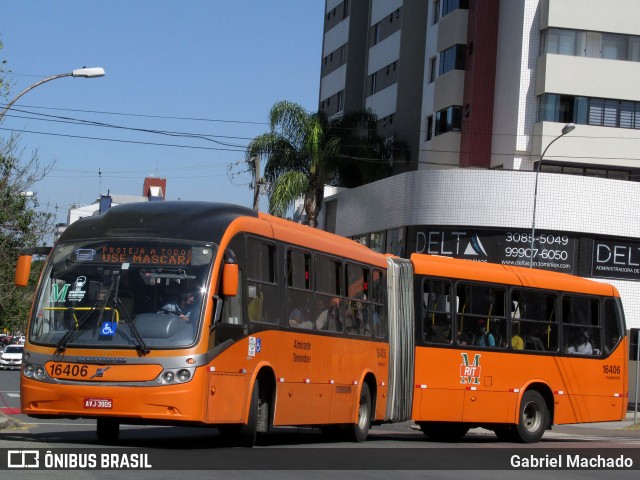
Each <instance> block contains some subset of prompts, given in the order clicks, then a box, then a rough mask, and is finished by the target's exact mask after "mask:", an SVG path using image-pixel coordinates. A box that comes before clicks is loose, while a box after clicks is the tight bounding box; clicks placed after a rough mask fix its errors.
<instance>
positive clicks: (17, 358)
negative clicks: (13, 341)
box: [0, 345, 24, 370]
mask: <svg viewBox="0 0 640 480" xmlns="http://www.w3.org/2000/svg"><path fill="white" fill-rule="evenodd" d="M23 353H24V345H7V346H6V347H5V349H4V351H3V352H2V353H0V370H3V369H5V368H20V367H21V366H22V354H23Z"/></svg>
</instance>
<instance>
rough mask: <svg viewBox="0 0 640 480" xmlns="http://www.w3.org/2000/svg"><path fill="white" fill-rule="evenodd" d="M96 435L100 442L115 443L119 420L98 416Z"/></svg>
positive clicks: (117, 435) (118, 431)
mask: <svg viewBox="0 0 640 480" xmlns="http://www.w3.org/2000/svg"><path fill="white" fill-rule="evenodd" d="M96 435H97V436H98V440H99V441H100V442H102V443H115V442H117V441H118V437H119V436H120V422H118V421H117V420H114V419H113V418H98V420H97V422H96Z"/></svg>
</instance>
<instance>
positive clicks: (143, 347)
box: [56, 272, 151, 355]
mask: <svg viewBox="0 0 640 480" xmlns="http://www.w3.org/2000/svg"><path fill="white" fill-rule="evenodd" d="M119 285H120V272H113V278H112V281H111V285H110V286H109V290H108V291H107V294H106V295H105V297H104V299H103V300H102V301H100V302H97V303H96V304H95V305H94V306H93V307H91V308H90V309H89V311H88V312H87V313H86V314H85V315H83V316H82V318H81V319H80V320H79V321H78V323H77V325H76V329H75V330H72V329H69V330H68V331H67V333H65V334H64V336H63V337H62V338H61V339H60V341H59V342H58V344H57V348H56V353H59V352H63V351H64V350H65V349H66V347H67V345H68V344H69V342H71V340H73V338H75V337H76V336H77V335H79V332H81V331H82V330H83V329H84V327H86V326H87V325H88V324H89V320H90V319H91V318H92V316H91V314H92V313H93V312H95V311H96V310H98V309H99V310H100V313H99V315H98V320H97V322H96V323H97V325H100V322H101V321H102V318H103V317H104V312H105V310H106V308H107V305H108V304H109V300H111V294H112V293H113V294H114V295H113V306H114V308H117V307H118V306H122V304H121V302H120V299H119V298H118V288H119ZM114 288H115V290H114ZM121 311H122V313H123V314H124V317H125V320H126V321H127V324H128V325H129V330H130V332H131V334H132V335H133V338H134V340H135V343H136V350H138V352H140V354H141V355H146V354H147V353H149V352H150V351H151V350H150V349H149V347H148V346H147V344H146V343H145V342H144V340H143V339H142V336H141V335H140V333H139V332H138V329H137V328H136V326H135V324H134V323H133V320H132V319H131V317H130V316H129V314H128V313H127V312H126V309H124V308H122V309H121Z"/></svg>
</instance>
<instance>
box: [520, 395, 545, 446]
mask: <svg viewBox="0 0 640 480" xmlns="http://www.w3.org/2000/svg"><path fill="white" fill-rule="evenodd" d="M548 426H549V410H548V409H547V404H546V403H545V401H544V398H542V395H540V393H538V392H536V391H535V390H529V391H527V392H525V393H524V395H523V396H522V401H521V402H520V412H519V416H518V424H517V425H516V432H517V439H518V440H519V441H521V442H523V443H534V442H537V441H538V440H540V439H541V438H542V435H544V432H545V430H546V429H547V428H548Z"/></svg>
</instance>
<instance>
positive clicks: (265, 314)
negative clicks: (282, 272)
mask: <svg viewBox="0 0 640 480" xmlns="http://www.w3.org/2000/svg"><path fill="white" fill-rule="evenodd" d="M246 269H247V315H248V317H249V321H251V322H266V323H278V322H279V320H280V315H279V313H280V304H279V301H280V296H279V289H278V285H277V272H276V247H275V245H274V244H272V243H268V242H263V241H260V240H258V239H256V238H249V239H248V240H247V261H246Z"/></svg>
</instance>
